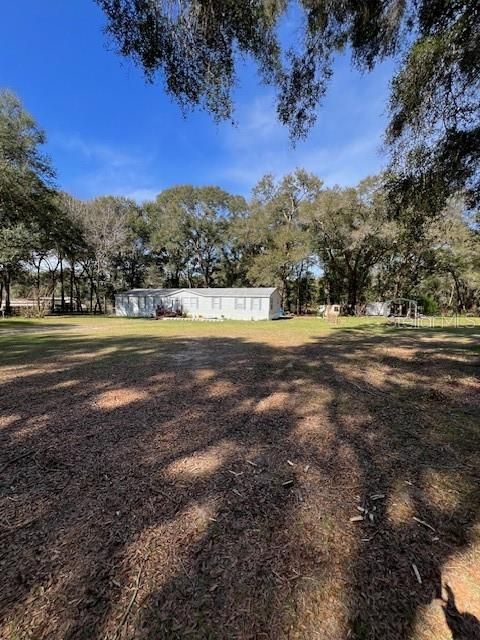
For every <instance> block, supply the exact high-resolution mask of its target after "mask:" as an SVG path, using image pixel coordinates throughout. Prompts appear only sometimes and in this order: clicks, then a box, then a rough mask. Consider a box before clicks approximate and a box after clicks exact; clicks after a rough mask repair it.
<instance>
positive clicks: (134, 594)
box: [112, 565, 143, 640]
mask: <svg viewBox="0 0 480 640" xmlns="http://www.w3.org/2000/svg"><path fill="white" fill-rule="evenodd" d="M142 569H143V565H142V566H140V569H139V570H138V574H137V579H136V580H135V587H134V589H133V593H132V597H131V598H130V602H129V603H128V606H127V608H126V609H125V611H124V613H123V616H122V619H121V620H120V623H119V625H118V627H117V628H116V629H115V633H114V634H113V636H112V640H116V639H117V638H118V637H119V635H120V633H121V631H122V629H123V626H124V624H125V622H126V621H127V618H128V616H129V615H130V611H131V609H132V607H133V603H134V602H135V599H136V597H137V594H138V591H139V589H140V577H141V575H142Z"/></svg>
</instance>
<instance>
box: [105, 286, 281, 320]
mask: <svg viewBox="0 0 480 640" xmlns="http://www.w3.org/2000/svg"><path fill="white" fill-rule="evenodd" d="M281 302H282V301H281V296H280V293H279V291H278V289H275V287H248V288H220V287H216V288H205V289H193V288H192V289H132V290H131V291H126V292H125V293H120V294H118V295H116V296H115V313H116V315H117V316H127V317H143V318H152V317H155V315H156V314H157V310H159V309H161V310H171V311H174V312H179V313H182V314H184V315H186V316H189V317H191V318H225V319H228V320H273V319H275V318H279V317H280V316H282V315H283V309H282V304H281Z"/></svg>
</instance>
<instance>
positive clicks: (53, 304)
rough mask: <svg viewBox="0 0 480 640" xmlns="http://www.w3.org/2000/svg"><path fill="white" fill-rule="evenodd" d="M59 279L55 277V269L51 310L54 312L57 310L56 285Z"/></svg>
mask: <svg viewBox="0 0 480 640" xmlns="http://www.w3.org/2000/svg"><path fill="white" fill-rule="evenodd" d="M56 284H57V281H56V278H55V271H54V272H53V273H52V300H51V305H50V306H51V309H50V310H51V312H52V313H54V311H55V287H56Z"/></svg>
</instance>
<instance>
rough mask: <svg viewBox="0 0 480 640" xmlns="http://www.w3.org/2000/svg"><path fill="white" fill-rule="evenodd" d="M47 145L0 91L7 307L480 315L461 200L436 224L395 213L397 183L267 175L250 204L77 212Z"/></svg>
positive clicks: (206, 193)
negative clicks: (338, 308) (229, 304)
mask: <svg viewBox="0 0 480 640" xmlns="http://www.w3.org/2000/svg"><path fill="white" fill-rule="evenodd" d="M44 142H45V136H44V133H43V132H42V131H41V130H40V129H39V127H38V126H37V124H36V123H35V121H34V119H33V118H32V117H31V116H30V115H29V114H28V113H27V112H26V111H25V109H24V108H23V106H22V104H21V102H20V101H19V99H18V98H17V97H16V96H15V95H13V94H12V93H11V92H8V91H3V92H1V93H0V303H1V306H2V309H3V310H4V312H6V313H9V312H10V310H11V300H12V294H14V295H15V296H18V297H28V298H31V299H34V300H36V306H37V311H38V312H42V310H44V309H45V308H47V309H48V308H51V309H55V308H57V309H59V310H61V311H63V312H68V311H71V312H80V311H89V312H94V313H96V312H98V313H102V312H104V311H105V305H106V303H108V301H112V300H113V296H114V294H115V293H116V292H119V291H124V290H127V289H132V288H137V287H156V288H158V287H168V288H176V287H194V286H195V287H215V286H225V287H233V286H272V285H273V286H278V287H279V289H280V291H281V293H282V297H283V304H284V307H285V308H286V309H287V310H291V311H294V312H296V313H302V312H305V311H307V310H310V309H314V308H315V306H316V305H318V304H319V303H327V304H329V303H336V304H343V305H345V306H346V308H347V309H348V310H349V311H351V312H352V313H353V312H354V311H355V309H357V308H358V305H361V304H362V303H365V302H367V301H374V300H385V299H390V298H394V297H399V296H403V297H412V298H415V299H420V298H421V299H423V301H424V307H425V309H426V310H427V311H429V310H430V311H435V310H436V309H442V310H452V311H457V312H466V311H474V310H477V309H478V307H479V305H480V259H479V251H478V249H479V246H480V245H479V238H480V236H479V226H478V223H479V218H478V214H475V212H474V211H472V209H469V208H467V207H466V206H465V204H464V199H463V198H462V194H461V192H459V193H457V194H456V195H453V196H452V197H450V198H449V200H448V201H447V204H446V206H444V207H443V208H442V210H441V211H438V212H436V214H435V215H432V213H431V211H428V212H425V211H423V210H422V209H421V208H419V207H418V206H415V205H413V204H411V205H409V206H406V207H405V208H403V209H402V210H401V213H400V214H399V207H398V203H392V196H391V190H390V188H389V187H388V183H389V181H390V180H391V179H392V177H391V175H390V176H384V175H382V176H373V177H369V178H366V179H365V180H363V181H361V182H360V184H358V185H357V186H355V187H345V188H341V187H333V188H332V187H326V186H325V185H324V184H323V182H322V180H321V179H320V178H319V177H318V176H315V175H313V174H311V173H308V172H307V171H305V170H303V169H297V170H296V171H294V172H293V173H291V174H289V175H286V176H284V177H281V178H275V177H273V176H272V175H269V174H267V175H265V176H264V177H263V178H262V179H261V180H260V181H259V182H258V184H257V185H256V186H255V187H254V188H253V190H252V193H251V195H250V196H249V197H248V198H245V197H242V196H239V195H233V194H230V193H227V192H226V191H225V190H223V189H221V188H220V187H217V186H202V187H198V186H192V185H180V186H174V187H171V188H169V189H165V190H164V191H162V192H161V193H159V194H158V196H157V197H156V198H155V200H153V201H151V202H145V203H143V204H142V205H139V204H138V203H136V202H134V201H132V200H129V199H127V198H122V197H115V196H108V195H106V196H102V197H98V198H94V199H92V200H88V201H85V200H79V199H77V198H74V197H73V196H71V195H69V194H66V193H63V192H60V191H58V190H57V189H56V187H55V182H54V179H55V172H54V170H53V167H52V166H51V163H50V162H49V160H48V158H47V157H46V156H45V155H44V154H43V153H42V145H43V143H44Z"/></svg>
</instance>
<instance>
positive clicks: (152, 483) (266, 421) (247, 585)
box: [0, 325, 480, 640]
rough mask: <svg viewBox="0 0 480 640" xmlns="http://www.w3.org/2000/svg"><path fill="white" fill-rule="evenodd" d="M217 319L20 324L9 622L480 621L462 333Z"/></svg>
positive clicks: (246, 625)
mask: <svg viewBox="0 0 480 640" xmlns="http://www.w3.org/2000/svg"><path fill="white" fill-rule="evenodd" d="M216 330H218V335H217V336H216V337H214V336H212V335H209V336H203V337H202V336H201V335H196V336H195V337H189V336H188V325H187V326H185V327H182V328H181V329H179V330H178V331H179V333H181V335H179V336H177V337H174V336H170V337H166V336H162V334H161V331H160V329H159V331H158V335H157V336H151V335H150V336H149V337H148V338H142V337H138V336H124V337H122V336H121V335H116V336H114V337H111V338H109V337H104V336H101V337H98V336H97V337H95V336H88V335H87V334H85V335H75V336H74V335H69V333H68V332H65V331H64V332H62V333H59V334H58V335H57V336H56V337H55V336H54V337H53V338H52V339H49V340H46V341H45V342H44V343H43V342H40V346H39V343H38V341H37V342H36V347H35V359H34V360H31V353H32V350H31V348H30V346H29V344H30V343H28V341H25V342H22V338H21V336H15V338H14V340H12V346H11V348H12V354H13V355H12V361H11V362H10V364H9V362H8V357H7V358H6V363H5V366H3V367H2V369H1V372H0V376H1V377H0V382H1V392H0V451H1V454H0V571H1V596H0V620H1V622H0V637H1V638H5V639H7V640H14V639H15V640H17V639H24V638H25V639H26V638H29V639H35V640H37V639H38V640H39V639H47V638H48V640H74V639H75V640H77V639H78V640H80V639H82V640H94V639H97V638H105V639H110V640H113V639H115V640H120V639H123V640H125V639H127V638H142V639H143V638H148V639H152V640H153V639H155V640H157V639H161V638H168V639H175V638H193V639H210V638H211V639H214V638H215V639H217V638H222V639H223V638H225V639H229V640H234V639H242V640H246V639H262V638H263V639H267V638H268V639H269V638H272V639H273V638H275V639H281V638H288V639H302V640H304V639H310V638H311V639H314V638H322V639H323V640H341V639H344V638H350V639H356V640H367V639H372V640H373V639H375V640H376V639H378V640H380V639H381V640H390V639H391V640H399V639H400V640H401V639H403V638H405V639H409V640H410V639H412V640H433V639H439V638H442V639H443V638H445V639H446V638H450V637H454V638H477V637H480V624H479V622H478V620H479V619H480V555H479V554H480V518H479V508H480V493H479V481H480V466H479V459H480V456H479V451H480V447H479V445H480V434H479V428H480V425H479V422H478V416H479V408H480V402H479V396H480V394H479V385H478V378H476V377H475V374H476V373H477V372H478V370H477V369H476V365H477V364H478V354H477V353H475V352H473V351H470V350H469V349H468V348H465V347H468V346H469V345H470V343H472V342H473V340H474V339H475V338H474V337H468V336H467V337H465V336H463V337H462V339H456V338H455V336H453V335H452V334H450V335H449V336H446V335H444V334H438V333H435V334H429V335H428V336H427V335H426V334H425V333H422V332H410V333H408V332H392V333H390V334H381V335H375V334H371V333H369V332H368V331H354V332H342V331H338V332H332V333H329V334H327V335H319V336H318V338H317V339H315V340H310V341H308V342H305V343H304V344H297V343H295V346H286V345H285V344H282V345H281V346H277V345H275V340H274V338H273V339H272V337H271V334H270V336H269V339H268V340H261V339H260V336H259V339H258V340H253V339H252V338H251V337H250V338H249V339H248V340H247V339H242V338H241V337H236V338H232V337H229V336H228V335H227V334H226V330H225V329H223V328H222V327H221V326H219V327H218V329H216ZM222 332H223V333H222ZM197 333H198V331H197ZM39 340H43V337H40V338H39ZM297 342H298V341H297ZM42 344H44V345H45V346H44V347H43V348H42V346H41V345H42Z"/></svg>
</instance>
